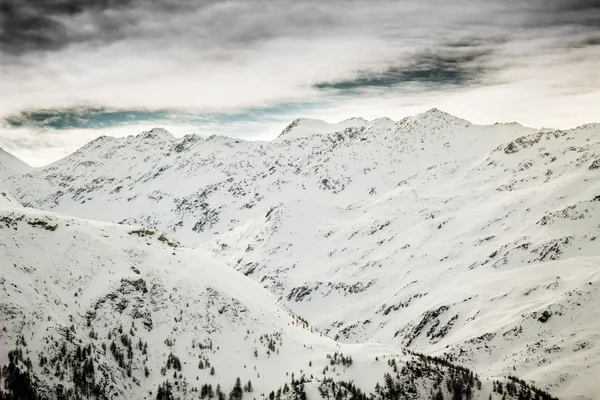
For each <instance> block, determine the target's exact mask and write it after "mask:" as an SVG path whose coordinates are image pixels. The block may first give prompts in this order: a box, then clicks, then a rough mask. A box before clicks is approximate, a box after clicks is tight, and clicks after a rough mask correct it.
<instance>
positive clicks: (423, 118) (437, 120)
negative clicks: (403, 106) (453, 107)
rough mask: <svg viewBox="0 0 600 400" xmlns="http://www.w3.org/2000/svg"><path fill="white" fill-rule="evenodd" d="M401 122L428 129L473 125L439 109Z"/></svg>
mask: <svg viewBox="0 0 600 400" xmlns="http://www.w3.org/2000/svg"><path fill="white" fill-rule="evenodd" d="M401 122H404V123H409V124H411V125H413V124H418V125H422V126H426V127H431V126H452V125H465V126H469V125H471V123H470V122H469V121H467V120H466V119H463V118H459V117H455V116H454V115H452V114H448V113H447V112H445V111H441V110H439V109H437V108H431V109H429V110H427V111H425V112H423V113H420V114H416V115H413V116H411V117H407V118H404V119H403V120H402V121H401Z"/></svg>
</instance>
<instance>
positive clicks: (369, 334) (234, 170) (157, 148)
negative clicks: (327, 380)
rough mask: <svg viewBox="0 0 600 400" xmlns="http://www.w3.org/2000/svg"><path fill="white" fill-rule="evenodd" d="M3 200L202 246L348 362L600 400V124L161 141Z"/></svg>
mask: <svg viewBox="0 0 600 400" xmlns="http://www.w3.org/2000/svg"><path fill="white" fill-rule="evenodd" d="M3 184H4V186H5V188H6V189H7V190H8V191H9V192H10V193H11V194H12V195H13V196H14V197H15V198H16V199H17V200H18V201H20V202H21V204H23V205H25V206H29V207H34V208H41V209H45V210H52V211H58V212H62V213H65V214H69V215H74V216H77V217H83V218H90V219H98V220H106V221H113V222H120V223H123V224H138V225H142V226H144V228H145V229H153V230H158V231H165V232H166V234H167V236H168V237H172V238H175V239H177V240H178V241H180V242H181V243H182V244H183V245H189V246H200V247H199V249H197V250H195V254H199V255H202V254H203V255H202V257H209V258H210V259H211V260H212V259H213V258H215V259H217V260H219V262H218V261H212V262H214V263H217V264H218V265H223V264H220V262H223V263H225V264H227V265H229V266H230V267H233V268H234V269H236V270H238V271H240V272H242V273H243V274H244V275H247V276H248V278H251V279H253V280H255V281H257V282H259V283H260V285H261V286H263V287H265V288H267V289H268V290H269V291H270V292H271V293H273V294H274V295H275V296H276V299H277V301H279V302H280V303H281V304H284V305H285V306H286V307H287V308H289V309H290V310H292V311H293V312H294V313H297V314H299V315H302V316H303V317H305V318H307V319H308V320H309V321H310V323H311V325H312V326H314V327H315V328H316V329H318V330H319V331H321V332H323V333H324V334H326V335H327V336H329V337H330V338H333V339H335V340H338V341H342V342H345V343H348V345H349V344H351V343H368V342H379V343H382V344H386V345H389V346H392V348H400V347H407V348H408V349H412V350H416V351H418V352H423V353H426V354H431V355H436V356H440V357H444V358H445V359H447V360H452V361H455V362H458V363H460V364H462V365H466V366H469V367H471V368H474V369H475V370H476V371H477V372H479V373H480V374H481V375H482V376H491V377H493V376H507V375H516V376H518V377H520V378H523V379H526V380H528V381H531V380H534V381H535V382H536V383H537V384H538V385H539V386H542V387H543V388H546V389H548V390H549V391H550V392H551V393H553V394H555V395H559V396H560V397H561V398H563V397H564V398H570V399H575V398H578V399H579V398H582V399H583V398H585V399H595V398H599V397H598V393H600V387H599V386H598V384H597V383H596V382H595V381H594V379H593V378H594V377H595V376H598V375H599V374H600V367H599V365H600V347H599V346H600V337H599V335H600V315H599V311H598V309H599V306H600V296H599V293H598V290H599V287H600V246H599V245H598V241H597V240H600V239H597V236H599V234H600V125H599V124H590V125H585V126H582V127H579V128H576V129H573V130H568V131H558V130H550V129H544V130H539V131H538V130H535V129H530V128H525V127H522V126H520V125H519V124H516V123H510V124H496V125H492V126H479V125H474V124H471V123H469V122H468V121H465V120H463V119H460V118H457V117H453V116H451V115H449V114H446V113H444V112H441V111H439V110H435V109H434V110H430V111H428V112H426V113H424V114H420V115H416V116H413V117H408V118H405V119H402V120H400V121H392V120H390V119H387V118H381V119H378V120H374V121H365V120H363V119H360V118H354V119H349V120H346V121H343V122H341V123H339V124H328V123H326V122H324V121H316V120H306V119H300V120H296V121H294V122H293V123H292V124H290V125H289V126H288V127H287V128H286V129H285V130H284V131H283V132H282V133H281V135H280V136H279V137H278V138H277V139H276V140H274V141H273V142H249V141H243V140H239V139H230V138H224V137H219V136H213V137H209V138H207V139H203V138H201V137H198V136H194V135H188V136H185V137H183V138H180V139H177V138H175V137H173V136H172V135H171V134H170V133H168V132H166V131H164V130H162V129H154V130H152V131H149V132H144V133H142V134H140V135H137V136H130V137H128V138H123V139H116V138H109V137H102V138H99V139H97V140H95V141H93V142H91V143H89V144H88V145H86V146H84V147H83V148H82V149H80V150H78V151H77V152H75V153H74V154H72V155H71V156H69V157H66V158H64V159H62V160H60V161H58V162H56V163H54V164H52V165H50V166H48V167H46V168H43V169H40V170H36V171H34V172H32V173H29V174H27V175H20V176H14V177H12V178H9V179H7V180H6V181H5V182H4V183H3ZM114 229H117V228H114ZM123 229H125V228H123Z"/></svg>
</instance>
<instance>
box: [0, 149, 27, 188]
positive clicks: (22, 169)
mask: <svg viewBox="0 0 600 400" xmlns="http://www.w3.org/2000/svg"><path fill="white" fill-rule="evenodd" d="M32 170H33V168H31V167H30V166H29V165H28V164H27V163H25V162H24V161H21V160H19V159H18V158H17V157H15V156H13V155H12V154H10V153H9V152H7V151H5V150H3V149H2V148H1V147H0V182H2V181H3V180H5V179H6V178H8V177H11V176H13V175H17V174H26V173H28V172H30V171H32Z"/></svg>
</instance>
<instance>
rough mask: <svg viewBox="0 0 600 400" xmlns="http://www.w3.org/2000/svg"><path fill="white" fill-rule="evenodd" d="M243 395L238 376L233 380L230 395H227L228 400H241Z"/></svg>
mask: <svg viewBox="0 0 600 400" xmlns="http://www.w3.org/2000/svg"><path fill="white" fill-rule="evenodd" d="M243 395H244V391H243V390H242V382H241V381H240V377H239V376H238V377H237V378H236V380H235V385H234V386H233V389H231V393H229V400H241V399H242V396H243Z"/></svg>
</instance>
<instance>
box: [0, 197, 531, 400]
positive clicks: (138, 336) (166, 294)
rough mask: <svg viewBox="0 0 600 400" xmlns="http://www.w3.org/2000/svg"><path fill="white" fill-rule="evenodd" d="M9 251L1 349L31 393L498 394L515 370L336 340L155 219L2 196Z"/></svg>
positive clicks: (2, 249)
mask: <svg viewBox="0 0 600 400" xmlns="http://www.w3.org/2000/svg"><path fill="white" fill-rule="evenodd" d="M0 255H1V257H0V263H1V268H0V284H1V285H2V292H3V296H2V301H1V302H0V306H1V307H0V317H1V319H2V321H3V330H2V331H1V332H0V341H1V342H2V346H1V347H0V352H1V353H0V359H1V360H3V361H2V363H3V364H4V365H5V366H6V364H8V363H7V361H6V360H10V361H11V363H10V364H11V366H10V367H8V368H7V369H3V373H2V377H1V378H0V380H2V379H3V380H4V383H5V384H4V385H2V388H4V389H5V390H8V392H9V393H10V392H11V388H13V387H17V386H16V385H20V386H18V387H19V394H20V395H24V394H25V393H26V391H27V390H26V389H29V388H32V391H33V392H34V393H37V394H38V396H39V397H33V396H32V397H27V398H44V396H49V397H51V398H55V396H57V395H56V394H57V393H59V392H61V393H62V394H63V396H64V398H75V397H77V396H78V395H82V396H83V397H85V398H90V397H92V398H96V396H99V397H100V398H117V397H120V398H123V397H125V398H138V399H142V398H157V394H158V391H159V386H160V385H164V384H165V383H166V382H169V383H170V385H171V386H170V387H171V389H170V391H172V392H173V393H174V394H175V396H176V397H178V398H182V399H191V398H199V397H200V393H201V390H202V389H201V388H202V386H203V385H205V384H210V385H212V389H211V390H216V387H217V385H220V387H221V390H222V391H223V392H225V393H229V392H230V391H231V390H232V389H233V387H234V383H235V380H236V378H237V377H239V378H241V381H242V382H243V384H244V386H245V385H246V383H247V382H248V381H251V383H252V392H246V393H244V394H243V397H244V398H252V397H253V398H264V397H266V396H267V395H268V394H269V393H270V392H271V391H272V390H274V391H277V390H278V388H283V387H284V386H288V385H289V384H292V385H294V383H295V386H293V389H292V392H286V394H287V395H286V396H284V397H285V398H295V396H296V395H293V394H292V393H293V392H295V391H298V392H300V391H305V392H307V393H308V394H309V396H308V398H310V399H315V398H320V397H321V396H320V395H319V391H318V389H317V388H318V387H321V391H323V392H326V391H327V390H328V388H329V389H333V385H334V384H335V383H334V381H335V382H339V381H353V382H354V383H355V384H356V385H357V387H358V388H359V389H361V390H363V391H365V392H366V393H370V392H373V393H374V395H375V396H376V398H381V396H382V395H384V394H385V393H386V390H396V391H399V392H402V393H407V394H408V393H412V395H413V396H416V397H417V398H423V397H425V396H428V395H429V394H430V393H432V392H433V391H437V390H440V391H442V393H443V394H445V395H448V389H447V387H449V386H452V385H455V384H460V385H462V384H463V382H471V383H470V384H467V385H470V386H469V388H468V389H467V386H465V387H464V390H468V391H472V392H473V393H474V398H475V399H487V398H488V396H489V395H490V393H491V392H492V390H493V386H495V384H493V381H494V380H500V381H501V382H503V383H504V384H505V385H506V384H507V382H511V381H509V380H506V379H504V378H498V377H493V379H489V378H487V377H481V378H474V377H473V375H472V373H469V372H468V371H465V370H459V369H456V368H455V367H453V366H452V365H447V364H443V363H439V362H438V363H436V362H432V360H429V359H426V358H424V357H422V356H418V355H413V354H411V353H408V352H406V351H401V350H399V349H395V348H393V347H391V346H384V345H376V344H373V345H369V344H361V345H348V344H339V343H336V342H334V341H333V340H331V339H329V338H327V337H325V336H322V335H320V334H319V333H318V332H316V331H315V330H314V329H313V328H311V327H310V325H308V324H307V323H306V322H305V321H303V320H302V319H301V318H299V317H297V316H295V315H293V314H292V313H291V312H289V311H288V310H287V309H286V308H285V307H283V306H282V305H281V304H279V303H278V302H277V301H276V300H275V299H274V297H273V296H272V295H270V294H269V293H268V292H267V291H266V290H265V289H263V288H262V287H261V286H260V285H258V284H257V283H255V282H253V281H252V280H250V279H249V278H247V277H245V276H243V275H242V274H240V273H238V272H237V271H235V270H233V269H231V268H229V267H227V266H226V265H224V264H222V263H219V262H218V261H215V260H213V259H211V258H209V257H207V256H206V255H204V254H202V253H201V252H198V251H197V250H193V249H189V248H185V247H182V246H180V245H179V244H178V243H177V242H176V241H174V240H172V239H170V238H167V237H166V236H164V235H163V234H159V233H157V232H153V231H149V230H146V229H141V228H135V227H131V226H125V225H121V226H117V225H112V224H110V223H100V222H92V221H86V220H79V219H76V218H72V217H64V216H61V215H58V214H49V213H46V212H40V211H35V210H30V209H25V208H14V207H9V206H5V205H0ZM40 255H43V256H42V257H40ZM350 358H351V359H352V362H351V363H350V362H349V360H350ZM15 367H18V368H20V370H21V371H26V370H27V371H29V375H28V377H27V378H24V377H23V376H22V375H19V372H15ZM400 371H402V374H401V375H400ZM385 373H389V374H392V375H391V376H390V382H393V383H392V384H391V385H387V386H386V381H385V380H384V374H385ZM396 374H397V375H396ZM393 375H396V376H393ZM16 377H18V379H16ZM328 379H332V381H331V382H328V381H327V380H328ZM15 380H16V382H17V383H14V382H15ZM7 381H9V382H13V383H12V384H11V383H6V382H7ZM29 381H31V382H32V383H31V384H27V382H29ZM445 382H447V383H448V386H446V384H445ZM377 383H380V387H381V388H382V389H380V390H379V391H376V390H375V386H376V384H377ZM337 390H341V389H339V388H338V389H337ZM337 390H336V392H335V393H337ZM461 390H463V389H461ZM517 390H520V391H522V392H528V391H529V390H528V389H526V388H525V387H523V386H520V385H517ZM14 393H15V394H16V392H14ZM332 393H333V392H332ZM349 396H350V395H349V393H344V394H343V395H342V396H341V397H339V398H349ZM494 396H495V398H498V399H499V398H500V394H497V393H496V394H494ZM516 397H517V396H516V395H515V396H514V397H512V396H510V397H509V398H516Z"/></svg>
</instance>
